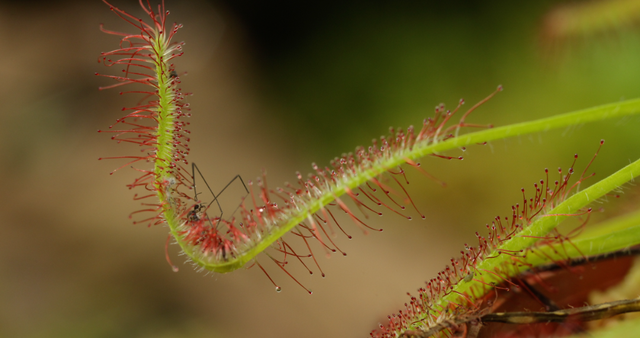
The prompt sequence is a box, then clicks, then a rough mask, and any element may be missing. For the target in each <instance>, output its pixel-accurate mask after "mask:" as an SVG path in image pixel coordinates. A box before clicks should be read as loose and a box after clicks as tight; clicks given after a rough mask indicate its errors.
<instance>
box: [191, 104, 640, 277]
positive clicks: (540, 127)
mask: <svg viewBox="0 0 640 338" xmlns="http://www.w3.org/2000/svg"><path fill="white" fill-rule="evenodd" d="M637 113H640V99H634V100H628V101H622V102H618V103H613V104H607V105H602V106H599V107H594V108H589V109H584V110H580V111H576V112H572V113H567V114H562V115H557V116H553V117H549V118H544V119H540V120H535V121H530V122H522V123H517V124H512V125H508V126H504V127H498V128H493V129H487V130H483V131H479V132H475V133H470V134H466V135H462V136H459V137H455V138H452V139H448V140H446V141H443V142H439V143H436V144H432V143H427V142H424V143H417V144H416V145H415V146H414V147H413V149H411V150H406V151H402V152H398V153H396V154H395V155H394V156H391V157H389V158H387V159H386V160H384V161H380V162H378V163H376V164H375V165H373V166H372V167H371V168H368V169H366V170H363V171H361V172H360V173H359V174H358V175H356V176H354V177H352V178H351V179H349V180H348V181H342V182H339V183H338V184H336V186H335V187H334V189H333V190H332V191H331V192H329V193H326V194H325V195H323V196H322V197H320V198H318V199H317V200H315V201H314V202H313V203H309V204H307V205H306V207H305V208H304V209H302V210H300V211H299V212H297V213H295V214H292V215H291V217H290V218H289V219H288V220H287V222H286V223H285V224H283V225H282V226H278V227H275V228H274V230H273V231H272V232H270V233H269V234H268V235H267V236H265V237H264V238H262V240H261V241H260V242H258V243H257V244H256V245H255V246H254V247H252V248H250V249H249V250H247V251H245V252H244V253H243V254H241V255H238V257H236V258H235V259H233V260H229V261H226V262H209V261H205V260H203V259H201V258H199V257H196V256H194V255H193V254H192V250H187V249H186V248H185V247H186V245H182V243H181V246H182V247H183V249H185V252H186V253H187V254H188V255H189V256H190V257H191V258H192V259H193V260H194V261H195V262H196V263H197V264H199V265H200V266H202V267H204V268H206V269H208V270H212V271H216V272H222V273H224V272H230V271H233V270H236V269H238V268H240V267H242V266H244V265H245V264H246V263H247V262H249V261H250V260H252V259H253V258H255V257H256V256H257V255H258V254H259V253H261V252H262V251H264V250H265V249H266V248H268V247H269V246H270V245H271V244H273V243H274V242H275V241H277V240H278V239H280V238H281V237H282V236H284V235H285V234H286V233H287V232H289V231H290V230H291V229H293V228H294V227H295V226H297V225H298V224H300V223H301V222H303V221H304V220H305V219H307V218H308V217H309V216H310V215H313V214H314V213H315V212H317V211H319V210H320V209H321V208H323V207H324V206H326V205H327V204H329V203H331V202H333V201H334V200H335V199H336V198H337V197H340V196H342V195H344V194H345V193H346V192H347V190H352V189H355V188H357V187H358V186H360V185H361V184H364V183H365V182H367V181H369V180H371V179H372V178H375V177H377V176H378V175H380V174H382V173H384V172H386V171H387V170H389V169H393V168H396V167H398V166H399V165H401V164H403V163H406V161H407V159H410V160H415V159H418V158H421V157H424V156H427V155H430V154H434V153H439V152H443V151H446V150H450V149H454V148H458V147H462V146H467V145H470V144H477V143H483V142H487V141H493V140H498V139H504V138H507V137H512V136H520V135H526V134H531V133H536V132H544V131H547V130H551V129H554V128H562V127H567V126H572V125H577V124H582V123H587V122H594V121H600V120H606V119H612V118H619V117H623V116H627V115H633V114H637ZM179 242H180V240H179Z"/></svg>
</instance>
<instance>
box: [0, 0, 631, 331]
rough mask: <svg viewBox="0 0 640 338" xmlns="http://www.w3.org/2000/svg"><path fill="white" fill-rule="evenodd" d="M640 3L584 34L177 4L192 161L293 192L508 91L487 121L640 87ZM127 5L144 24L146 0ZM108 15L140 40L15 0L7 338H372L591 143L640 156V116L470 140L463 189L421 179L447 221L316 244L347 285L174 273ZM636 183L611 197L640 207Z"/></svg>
mask: <svg viewBox="0 0 640 338" xmlns="http://www.w3.org/2000/svg"><path fill="white" fill-rule="evenodd" d="M635 2H637V1H635ZM635 2H634V1H628V0H627V1H616V2H610V3H612V4H615V5H616V6H619V5H620V4H622V5H623V6H628V7H627V9H628V10H624V11H621V12H620V13H622V14H620V13H618V16H615V15H614V16H609V17H607V18H606V19H605V20H604V21H603V20H600V21H597V22H600V23H599V24H600V25H601V26H602V27H603V28H602V29H600V30H598V29H595V32H592V33H589V34H586V33H580V31H578V33H571V31H570V30H566V31H563V30H562V23H566V22H571V20H575V18H572V17H571V13H575V11H574V12H572V11H571V10H572V8H573V9H575V8H576V6H579V5H580V4H582V3H584V2H580V1H574V2H566V1H550V0H547V1H536V2H528V3H522V2H513V1H506V0H505V1H498V0H495V1H448V2H446V3H445V2H444V1H442V2H437V1H422V2H419V1H396V2H393V3H389V2H387V1H349V2H344V1H334V0H329V1H321V2H304V1H276V2H260V1H242V0H237V1H232V0H229V1H209V2H207V1H205V0H194V1H170V0H167V2H166V4H167V8H169V9H170V10H171V15H170V16H169V18H170V21H172V22H173V21H175V22H179V23H182V24H184V28H183V29H181V30H180V31H179V34H178V35H177V39H178V40H183V41H186V45H185V55H184V56H183V57H181V58H179V59H177V60H176V62H175V63H176V66H177V68H178V71H180V72H183V71H186V72H188V73H187V74H186V75H183V76H181V79H182V83H183V85H182V87H183V89H184V90H185V91H187V92H193V93H194V95H193V96H191V97H189V99H188V101H189V102H190V104H191V107H192V109H193V111H192V113H193V117H192V118H191V120H190V121H191V123H192V125H191V128H190V129H191V131H192V142H191V149H192V153H191V157H190V160H191V161H195V162H197V163H198V164H199V166H200V168H201V169H202V170H203V172H204V174H205V175H206V177H207V179H208V181H209V183H210V184H211V185H212V186H213V187H214V189H220V188H222V187H223V186H224V185H225V184H226V182H227V181H228V180H229V179H230V178H232V177H233V176H234V175H236V174H241V175H242V176H243V177H244V178H245V179H251V178H254V177H257V176H259V175H260V174H261V170H262V169H263V168H265V169H266V170H267V172H268V179H269V182H270V185H271V186H276V185H282V183H283V182H285V181H293V180H294V173H295V172H296V171H298V170H299V171H301V172H303V173H304V172H307V171H311V165H310V164H311V162H313V161H315V162H317V163H318V164H320V165H327V164H328V160H329V159H331V158H333V157H334V156H337V155H339V154H341V153H344V152H348V151H351V150H353V149H354V148H355V146H357V145H368V144H370V142H371V139H372V138H374V137H378V136H380V135H382V134H385V133H386V131H387V130H388V127H389V126H400V127H406V126H408V125H410V124H414V125H420V124H421V123H422V120H423V119H424V118H425V117H428V116H431V114H432V113H433V107H434V106H435V105H437V104H438V103H440V102H445V103H446V104H448V105H449V106H455V104H456V103H457V102H458V100H459V99H460V98H462V97H463V98H465V100H466V102H467V106H471V104H473V103H475V102H477V101H479V100H480V99H482V98H483V97H485V96H487V95H488V94H489V93H491V92H492V91H493V90H494V89H495V88H496V86H497V85H498V84H502V85H503V86H504V88H505V90H504V92H502V93H500V94H499V95H497V96H496V97H495V98H494V99H492V100H491V101H490V102H488V103H487V104H485V105H484V106H483V107H482V108H480V109H479V110H478V111H477V112H475V113H474V114H473V115H472V117H471V121H473V122H476V123H485V124H486V123H493V124H494V125H498V126H499V125H505V124H509V123H514V122H520V121H526V120H531V119H536V118H542V117H547V116H552V115H555V114H559V113H564V112H569V111H573V110H577V109H581V108H587V107H591V106H594V105H599V104H604V103H610V102H616V101H619V100H622V99H628V98H635V97H638V96H639V95H640V86H639V84H640V66H639V64H640V62H639V61H638V60H639V59H640V30H639V27H638V22H640V19H637V18H636V17H635V16H634V15H635V12H634V9H635V6H636V5H635ZM113 4H114V5H116V6H118V7H120V8H122V9H125V10H127V11H129V12H130V13H133V14H135V15H138V16H139V15H141V10H140V9H139V7H138V6H137V3H136V2H135V1H133V0H130V1H125V0H118V1H114V2H113ZM562 6H564V7H562ZM572 6H573V7H572ZM563 8H564V9H563ZM558 13H560V14H558ZM566 13H569V14H566ZM596 13H603V14H607V12H605V11H596ZM596 19H598V18H596ZM594 20H595V19H594ZM587 21H588V20H587ZM594 22H596V21H594ZM601 22H604V23H601ZM100 23H104V24H105V25H106V27H107V28H110V29H113V30H120V31H130V32H133V30H132V28H131V27H130V26H127V25H126V24H125V23H123V22H122V21H121V20H120V19H118V18H117V17H116V16H115V15H114V14H113V13H111V12H110V11H109V8H108V6H106V5H104V4H103V3H101V2H100V1H98V0H95V1H67V2H64V1H57V2H56V1H46V2H45V1H41V2H24V3H20V4H18V3H17V2H9V1H3V2H0V41H1V42H2V46H3V47H2V53H0V79H2V80H1V81H0V98H1V99H0V102H1V106H0V177H2V180H1V182H2V183H0V187H2V189H1V192H0V196H1V197H0V199H1V201H2V203H0V230H1V232H0V336H1V337H34V338H35V337H154V338H165V337H166V338H168V337H356V336H359V337H363V336H367V335H368V334H369V332H370V331H371V330H373V329H375V328H376V327H377V324H378V323H379V322H384V321H385V319H386V316H387V315H389V314H391V313H392V312H395V311H396V310H398V309H400V308H401V307H402V304H403V303H404V302H406V301H407V297H406V292H407V291H412V292H413V291H415V290H416V289H417V288H418V287H421V286H422V285H424V284H423V283H424V281H426V280H428V279H429V278H432V277H433V276H434V275H435V273H436V272H437V271H439V270H440V269H442V268H443V267H444V266H445V265H446V264H447V263H448V262H449V259H450V258H451V257H452V256H453V255H455V254H456V253H457V252H459V251H460V250H461V249H462V247H463V246H462V245H463V243H465V242H468V243H473V241H474V240H475V236H474V235H473V232H474V231H476V230H479V229H482V228H483V227H484V224H485V223H487V222H490V220H491V219H492V218H493V217H495V216H496V215H507V214H509V213H510V211H509V210H510V205H511V204H513V203H516V202H518V201H519V200H520V191H519V189H520V187H522V186H531V184H532V183H533V182H534V181H536V180H539V179H540V178H542V174H543V170H544V168H545V167H549V168H556V167H558V166H562V167H564V168H566V167H568V166H569V165H570V163H571V161H572V159H573V158H572V157H573V154H574V153H579V154H580V155H581V159H580V164H579V165H578V168H583V165H584V164H586V163H587V162H588V159H589V158H590V157H591V155H592V154H593V152H594V151H595V149H596V148H597V145H598V142H599V140H600V139H602V138H604V139H606V141H607V143H606V145H605V147H604V149H603V150H602V152H601V154H600V155H599V156H598V159H597V161H596V162H595V163H594V165H593V167H592V168H593V171H595V172H596V173H597V177H600V178H602V177H605V176H606V175H608V174H610V173H612V172H614V171H615V170H617V169H618V168H620V167H622V166H624V165H625V164H627V163H629V161H632V160H635V159H637V158H638V157H640V147H639V145H640V138H638V137H637V134H638V132H637V130H638V128H639V127H640V119H639V118H637V117H634V118H627V119H624V120H615V121H607V122H602V123H597V124H588V125H582V126H577V127H572V128H568V129H564V130H555V131H549V132H545V133H539V134H535V135H531V136H526V137H521V138H513V139H508V140H504V141H498V142H493V143H492V144H489V145H486V146H472V147H468V149H467V151H466V152H465V153H464V157H465V160H464V161H446V160H442V159H436V158H428V159H424V160H423V161H422V163H423V166H424V167H425V168H428V171H429V172H430V173H432V174H433V175H435V176H437V177H438V178H439V179H442V180H444V181H446V182H447V183H448V186H447V187H446V188H442V187H440V186H438V185H437V184H435V183H433V182H431V181H429V180H428V179H425V178H424V177H422V176H420V175H419V174H415V173H412V175H411V177H410V179H411V185H410V188H411V190H410V191H411V195H412V197H413V198H414V200H415V201H416V202H417V204H418V205H419V208H420V209H421V211H422V212H423V213H425V214H426V215H427V220H426V221H418V220H415V221H411V222H408V221H406V220H403V219H401V218H400V217H396V216H395V215H392V214H390V213H389V214H388V215H385V216H384V217H382V218H381V219H379V220H378V219H376V220H371V224H372V225H373V226H379V227H383V228H384V232H383V233H371V234H369V235H364V234H362V232H361V231H360V230H359V229H358V228H357V227H356V226H354V225H353V224H351V223H350V221H348V220H346V221H344V222H343V225H344V227H345V228H346V229H347V230H348V232H350V233H351V234H352V235H353V236H354V239H353V240H347V239H346V238H344V237H340V236H338V237H337V238H336V242H337V243H338V245H339V246H340V247H341V248H342V249H343V250H345V251H346V252H347V253H348V256H347V257H346V258H343V257H342V256H335V255H334V256H333V257H331V258H325V257H324V255H323V254H322V253H321V252H322V251H321V250H319V249H317V247H316V251H317V252H319V254H318V256H319V261H320V264H321V266H322V267H323V269H324V272H325V273H326V275H327V277H326V278H321V277H320V276H319V274H318V273H316V274H314V275H313V276H309V275H308V274H307V273H306V272H305V271H304V270H303V269H301V268H300V269H299V268H296V267H292V271H293V273H294V274H295V275H296V276H297V277H299V279H300V281H301V282H302V283H304V284H305V286H307V287H309V288H311V289H313V291H314V294H313V295H311V296H309V295H308V294H307V293H306V292H304V290H302V289H301V288H299V287H298V286H297V285H296V284H295V283H294V282H293V281H292V280H291V279H290V278H288V277H287V276H286V275H284V274H283V273H282V272H281V271H279V269H278V268H277V267H276V266H275V265H269V264H266V263H265V264H264V265H265V266H266V268H267V269H268V271H269V272H270V274H271V276H272V277H273V278H274V279H275V280H276V281H277V282H278V284H280V285H281V286H282V287H283V291H282V292H281V293H276V292H275V291H274V289H273V286H272V285H271V283H270V282H269V281H268V279H267V278H266V277H265V276H264V275H263V273H262V272H261V271H260V270H259V269H257V268H253V269H249V270H240V271H237V272H234V273H231V274H228V275H211V274H205V273H198V272H195V271H194V270H193V269H191V267H190V265H188V264H183V258H182V257H180V256H178V250H177V248H176V246H171V247H170V250H169V251H170V254H171V256H172V258H173V260H174V262H176V263H178V265H179V266H180V271H179V272H178V273H174V272H172V270H171V268H170V267H169V265H168V264H167V263H166V261H165V258H164V243H165V240H166V236H167V229H166V228H163V227H161V226H157V227H152V228H148V227H147V226H145V225H143V224H137V225H133V224H132V222H131V221H130V220H129V219H128V215H129V213H131V212H133V211H135V210H138V209H139V208H140V205H139V204H138V202H135V201H133V200H132V197H133V193H134V192H132V191H128V190H127V188H126V187H125V185H126V184H127V183H130V182H131V180H132V179H133V177H135V176H136V173H135V172H133V171H132V170H121V171H118V172H116V173H115V174H114V175H112V176H110V175H109V173H110V172H111V171H112V170H113V169H115V168H116V167H118V166H120V165H121V164H123V163H122V162H118V161H116V160H113V161H98V160H97V159H98V158H99V157H105V156H122V155H128V154H131V153H134V152H135V151H138V150H137V149H135V147H130V146H127V145H122V144H120V145H118V144H116V143H115V142H113V141H110V140H109V135H105V134H99V133H97V132H96V130H98V129H104V128H106V127H107V126H109V125H110V124H112V123H113V122H114V121H115V119H116V118H118V117H120V116H121V111H120V109H121V108H122V107H123V106H126V105H128V104H131V103H132V102H135V100H136V99H135V98H133V97H130V98H128V97H125V96H120V95H119V94H118V92H119V90H118V89H115V90H109V91H98V87H99V86H103V85H108V84H110V82H109V80H108V79H105V78H101V77H97V76H95V75H94V73H95V72H98V71H99V72H103V73H109V72H115V70H113V69H105V68H104V66H103V65H102V64H99V63H97V60H98V56H99V53H100V52H101V51H108V50H111V49H115V48H116V47H117V42H118V40H117V38H115V37H113V36H108V35H106V34H103V33H101V32H100V31H99V29H98V25H99V24H100ZM594 25H595V24H594ZM558 27H560V28H558ZM566 32H568V33H566ZM460 154H461V152H460V151H453V152H451V153H450V154H449V155H455V156H459V155H460ZM238 189H239V187H235V188H233V189H232V190H231V191H230V192H229V193H228V194H225V195H224V197H225V198H224V199H225V200H224V202H225V203H226V205H227V207H233V205H234V204H237V201H238V198H239V196H240V195H241V192H242V191H241V189H240V190H238ZM633 191H634V190H633V187H632V186H629V187H627V188H626V189H625V192H626V194H624V196H623V198H621V199H620V200H619V201H617V202H609V203H602V204H601V207H602V208H604V209H605V211H606V212H616V210H619V209H621V208H628V206H629V203H631V202H630V201H632V200H633V195H634V192H633ZM625 201H626V202H625ZM625 203H627V204H625ZM265 262H266V260H265Z"/></svg>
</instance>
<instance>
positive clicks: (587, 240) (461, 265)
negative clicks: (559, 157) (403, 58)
mask: <svg viewBox="0 0 640 338" xmlns="http://www.w3.org/2000/svg"><path fill="white" fill-rule="evenodd" d="M639 175H640V160H637V161H635V162H633V163H631V164H630V165H628V166H626V167H624V168H622V169H620V170H619V171H618V172H616V173H614V174H612V175H611V176H609V177H607V178H605V179H603V180H601V181H599V182H597V183H595V184H593V185H592V186H590V187H588V188H586V189H584V190H582V191H580V192H577V193H575V194H574V195H572V196H571V197H569V198H567V199H566V200H564V201H562V202H561V203H559V204H557V205H556V206H555V207H554V208H553V209H551V210H548V209H540V210H544V214H542V213H541V214H538V215H536V216H535V217H534V218H533V219H532V221H531V222H530V224H529V225H528V226H524V227H521V226H517V227H516V230H515V232H513V233H511V234H510V235H509V237H510V238H508V239H507V238H505V240H501V239H500V238H499V237H498V238H496V237H495V236H494V237H491V236H490V237H488V238H487V239H486V240H485V239H484V237H482V236H479V235H478V234H477V233H476V235H478V238H479V242H480V243H481V244H480V245H479V246H478V247H477V248H470V247H468V246H466V248H467V253H465V252H463V254H464V255H463V257H462V258H461V259H458V260H453V259H452V266H453V268H454V269H456V270H455V271H453V270H450V269H449V268H447V269H446V270H445V271H443V272H441V273H439V274H438V277H437V278H435V279H432V281H431V282H429V283H428V284H427V288H426V289H421V290H420V297H418V298H415V297H413V298H412V301H411V308H407V310H406V311H405V312H404V313H403V312H401V313H400V314H399V315H394V316H393V317H391V318H392V320H391V321H390V323H389V324H388V325H387V326H385V327H382V331H376V332H374V333H373V335H374V336H378V337H396V336H397V335H399V334H405V333H415V332H420V333H421V334H423V336H425V337H426V336H428V335H430V334H435V333H437V332H435V331H434V332H433V333H432V332H431V331H433V330H431V328H434V327H436V328H439V329H440V330H441V329H445V328H446V327H443V325H439V324H441V323H443V322H447V321H451V322H454V321H455V319H456V318H457V317H458V318H459V317H460V316H462V317H464V316H473V315H474V314H475V313H478V312H479V310H480V307H481V306H482V304H481V302H479V301H478V300H479V299H481V298H482V297H483V296H484V295H485V294H486V293H487V292H489V291H491V290H492V289H493V286H495V285H498V284H500V283H502V282H503V281H505V280H508V279H509V278H511V277H513V276H516V275H518V274H520V273H521V272H523V271H525V270H528V269H531V268H533V267H535V266H538V265H541V264H545V263H552V262H553V261H554V259H555V260H566V259H571V258H576V257H582V256H583V255H598V254H604V253H607V252H613V251H616V250H620V249H623V248H626V247H629V246H632V245H636V244H638V243H640V233H639V232H638V227H639V226H640V214H638V215H630V216H628V217H626V218H622V219H621V220H619V221H616V222H615V223H613V224H610V225H608V226H607V229H608V230H601V229H602V228H596V229H595V230H591V231H588V232H585V233H583V234H581V235H580V236H579V237H577V238H575V239H572V240H571V242H570V243H566V242H563V241H564V240H566V238H563V237H562V236H558V238H559V239H557V240H553V238H554V236H555V235H553V236H550V235H549V234H550V232H551V231H553V230H554V229H555V228H556V227H557V226H558V225H559V224H560V223H561V222H562V221H563V220H565V219H566V218H567V217H570V216H572V215H576V213H582V214H585V213H586V212H583V211H584V208H585V207H586V206H588V205H589V204H590V203H591V202H594V201H596V200H598V199H600V198H602V197H603V196H605V195H606V194H608V193H610V192H611V191H613V190H615V189H617V188H619V187H620V186H622V185H624V184H626V183H628V182H629V181H633V180H634V179H635V178H636V177H638V176H639ZM536 196H538V194H536ZM525 200H526V199H525ZM543 204H544V203H543ZM523 207H524V206H523ZM581 210H582V211H581ZM588 212H590V210H589V211H588ZM516 214H518V213H514V215H516ZM525 218H526V217H525ZM497 223H498V226H499V227H502V225H501V224H500V219H498V218H497ZM525 223H526V222H525ZM495 224H496V222H494V227H495ZM493 233H494V234H495V233H497V232H496V231H495V228H494V230H493ZM544 238H547V239H551V241H550V242H551V245H547V246H542V247H536V242H538V241H540V240H541V239H544ZM603 239H604V240H603ZM601 240H602V243H604V244H603V245H601V246H600V247H599V248H596V249H594V248H593V244H594V243H600V242H601ZM483 243H484V244H483ZM465 256H466V257H465ZM554 256H555V257H554ZM457 269H460V271H458V270H457ZM434 281H435V282H436V283H434ZM438 283H441V284H442V285H436V284H438ZM430 330H431V331H430ZM426 332H428V334H425V333H426Z"/></svg>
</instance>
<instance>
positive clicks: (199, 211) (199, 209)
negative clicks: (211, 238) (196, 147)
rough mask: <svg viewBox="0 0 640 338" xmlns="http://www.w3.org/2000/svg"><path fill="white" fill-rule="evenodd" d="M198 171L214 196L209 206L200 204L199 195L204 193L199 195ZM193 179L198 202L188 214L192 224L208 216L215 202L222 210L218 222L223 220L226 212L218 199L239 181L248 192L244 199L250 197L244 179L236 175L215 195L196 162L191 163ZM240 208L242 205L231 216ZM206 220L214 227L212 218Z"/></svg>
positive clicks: (195, 196)
mask: <svg viewBox="0 0 640 338" xmlns="http://www.w3.org/2000/svg"><path fill="white" fill-rule="evenodd" d="M196 171H198V174H199V175H200V178H202V181H204V184H205V185H206V186H207V189H209V192H211V195H212V196H213V200H212V201H211V202H209V204H207V205H206V206H205V205H204V204H203V203H199V200H198V195H199V194H201V193H202V192H200V193H198V191H197V189H196ZM191 178H192V179H193V200H194V201H196V205H194V206H193V209H192V210H191V211H189V213H188V214H187V220H189V221H190V222H197V221H199V220H201V219H203V217H205V216H206V215H207V210H209V207H210V206H211V205H212V204H213V203H214V202H215V203H216V204H217V205H218V209H220V216H219V217H218V220H219V221H220V220H222V219H223V218H222V216H223V215H224V211H223V210H222V206H220V201H219V200H218V197H220V195H222V193H223V192H224V191H225V190H226V189H227V188H228V187H229V186H230V185H231V184H232V183H233V182H234V181H235V180H237V179H239V180H240V182H241V183H242V186H243V187H244V190H245V192H246V194H245V195H244V197H243V199H244V198H245V197H247V195H249V189H247V185H246V184H245V183H244V180H243V179H242V176H240V175H236V176H235V177H234V178H232V179H231V180H230V181H229V183H227V185H225V186H224V188H222V190H220V192H218V194H214V193H213V190H212V189H211V187H210V186H209V183H207V180H206V179H205V178H204V176H203V175H202V172H201V171H200V168H198V166H197V165H196V164H195V162H192V163H191ZM238 208H240V205H238V207H236V209H235V210H234V211H233V213H231V215H233V214H235V213H236V211H237V210H238ZM206 219H207V220H208V221H209V224H211V226H212V227H213V223H211V218H209V217H208V216H207V217H206Z"/></svg>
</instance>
